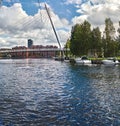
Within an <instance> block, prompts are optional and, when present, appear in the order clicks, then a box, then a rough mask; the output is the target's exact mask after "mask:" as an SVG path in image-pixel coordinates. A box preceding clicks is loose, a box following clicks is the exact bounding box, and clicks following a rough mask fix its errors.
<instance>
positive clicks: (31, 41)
mask: <svg viewBox="0 0 120 126" xmlns="http://www.w3.org/2000/svg"><path fill="white" fill-rule="evenodd" d="M32 45H33V40H32V39H28V48H30V47H31V46H32Z"/></svg>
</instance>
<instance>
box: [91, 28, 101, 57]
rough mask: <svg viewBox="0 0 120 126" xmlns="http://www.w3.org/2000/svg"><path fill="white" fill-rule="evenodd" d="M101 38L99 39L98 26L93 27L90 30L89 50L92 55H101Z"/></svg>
mask: <svg viewBox="0 0 120 126" xmlns="http://www.w3.org/2000/svg"><path fill="white" fill-rule="evenodd" d="M101 42H102V39H101V32H100V29H99V27H97V28H94V29H93V30H92V32H91V51H92V52H93V53H94V55H97V56H100V55H101V51H102V50H101V48H102V43H101Z"/></svg>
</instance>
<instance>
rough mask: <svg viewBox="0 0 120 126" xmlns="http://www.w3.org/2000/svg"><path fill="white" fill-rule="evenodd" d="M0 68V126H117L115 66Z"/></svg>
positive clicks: (39, 62) (42, 63)
mask: <svg viewBox="0 0 120 126" xmlns="http://www.w3.org/2000/svg"><path fill="white" fill-rule="evenodd" d="M3 62H5V63H3ZM0 67H1V69H0V125H1V126H2V125H3V126H4V125H5V126H7V125H8V126H9V125H10V126H11V125H12V126H14V125H15V126H16V125H22V126H26V125H31V126H32V125H36V126H44V125H45V126H47V125H51V126H52V125H60V126H62V125H66V126H67V125H68V126H79V125H80V126H110V125H113V126H118V125H119V124H120V112H119V109H120V78H119V75H120V74H119V73H120V69H119V66H116V67H112V68H108V67H104V66H100V65H99V66H77V65H70V64H68V63H67V64H66V63H64V62H56V61H54V60H48V59H24V60H3V61H0Z"/></svg>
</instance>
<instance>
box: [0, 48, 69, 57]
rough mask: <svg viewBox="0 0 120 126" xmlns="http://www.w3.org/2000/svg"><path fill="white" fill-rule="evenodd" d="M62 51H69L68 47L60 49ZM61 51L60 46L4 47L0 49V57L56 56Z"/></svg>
mask: <svg viewBox="0 0 120 126" xmlns="http://www.w3.org/2000/svg"><path fill="white" fill-rule="evenodd" d="M62 51H63V52H66V51H69V49H67V50H66V49H62ZM60 52H61V49H60V48H35V49H33V48H32V49H30V48H25V49H6V50H0V56H1V57H7V56H10V57H13V58H51V57H55V56H58V55H59V54H60Z"/></svg>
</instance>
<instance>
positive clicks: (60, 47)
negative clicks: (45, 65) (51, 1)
mask: <svg viewBox="0 0 120 126" xmlns="http://www.w3.org/2000/svg"><path fill="white" fill-rule="evenodd" d="M45 9H46V11H47V14H48V17H49V19H50V23H51V25H52V28H53V31H54V33H55V37H56V39H57V42H58V44H59V47H60V52H61V58H63V55H64V54H63V51H62V47H61V44H60V41H59V38H58V35H57V32H56V30H55V27H54V24H53V21H52V19H51V17H50V13H49V10H48V8H47V5H46V4H45Z"/></svg>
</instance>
